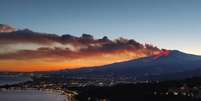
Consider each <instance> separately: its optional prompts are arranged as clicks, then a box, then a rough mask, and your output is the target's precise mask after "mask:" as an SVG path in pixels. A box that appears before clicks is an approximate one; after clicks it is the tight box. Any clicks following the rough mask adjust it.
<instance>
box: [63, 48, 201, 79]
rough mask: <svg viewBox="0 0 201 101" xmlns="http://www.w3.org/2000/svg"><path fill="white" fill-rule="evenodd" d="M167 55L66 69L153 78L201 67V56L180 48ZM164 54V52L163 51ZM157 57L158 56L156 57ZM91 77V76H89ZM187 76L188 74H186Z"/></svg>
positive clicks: (84, 72) (74, 72) (89, 73)
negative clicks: (86, 67)
mask: <svg viewBox="0 0 201 101" xmlns="http://www.w3.org/2000/svg"><path fill="white" fill-rule="evenodd" d="M164 52H168V54H166V55H161V56H151V57H146V58H141V59H137V60H131V61H126V62H121V63H114V64H110V65H105V66H101V67H95V68H88V69H77V70H70V71H65V72H64V73H66V74H68V75H75V74H79V75H80V76H81V75H84V76H86V75H95V76H97V75H104V76H106V75H112V77H130V78H135V79H145V78H146V79H151V77H156V76H157V78H158V77H160V76H165V75H167V76H170V75H171V74H174V75H175V76H176V74H177V73H180V74H182V73H183V72H185V73H187V72H188V71H189V72H190V71H195V70H197V69H201V56H196V55H192V54H187V53H183V52H180V51H178V50H171V51H164ZM162 54H163V53H162ZM156 57H157V58H156ZM89 77H90V76H89ZM185 77H186V76H185Z"/></svg>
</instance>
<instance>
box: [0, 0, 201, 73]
mask: <svg viewBox="0 0 201 101" xmlns="http://www.w3.org/2000/svg"><path fill="white" fill-rule="evenodd" d="M0 23H1V24H7V25H11V26H14V27H15V28H17V29H24V28H28V29H31V30H33V31H35V32H41V33H53V34H57V35H58V36H57V37H58V40H60V36H61V35H63V34H71V35H73V36H75V37H77V38H80V37H81V35H82V34H83V33H88V34H91V35H92V36H93V37H94V39H95V40H96V41H97V40H98V39H101V38H102V37H103V36H108V37H109V39H110V41H112V43H109V44H110V45H117V43H116V42H115V41H114V40H115V39H117V38H118V37H124V38H127V39H128V40H129V39H135V40H136V41H137V42H140V43H142V44H145V43H151V44H153V45H154V46H157V47H159V48H165V49H177V50H181V51H184V52H187V53H191V54H197V55H201V45H200V43H201V40H200V39H201V0H1V1H0ZM18 38H19V37H18ZM2 39H5V37H3V38H2ZM13 39H14V40H15V37H13ZM22 39H23V38H22ZM33 39H34V38H33ZM47 39H48V38H47ZM16 40H17V39H16ZM19 40H20V41H19ZM19 40H18V41H19V44H16V45H17V48H13V47H14V46H15V45H13V43H15V42H14V41H12V42H11V41H7V42H8V43H7V42H5V41H2V40H0V41H1V42H2V43H1V44H0V45H1V46H4V48H2V47H1V49H0V53H1V54H0V56H1V57H0V59H1V60H0V63H1V66H0V67H1V70H6V69H7V67H10V70H12V71H16V69H17V70H20V68H21V69H22V70H24V67H27V65H28V64H29V63H30V62H31V61H32V64H30V66H32V67H33V68H36V69H35V70H38V67H40V66H41V67H43V68H46V69H44V70H47V69H50V68H49V67H51V69H52V68H54V69H63V68H64V67H69V68H71V67H82V66H84V67H85V66H95V65H101V64H109V63H113V62H118V61H123V60H128V59H133V58H135V57H136V53H133V50H132V49H131V50H132V52H130V50H129V51H128V50H127V48H128V47H129V49H130V45H128V47H126V48H125V47H124V48H123V49H121V48H122V47H121V46H120V47H121V48H120V49H119V48H118V49H119V50H117V51H115V52H114V51H113V49H112V50H109V51H108V50H107V51H106V54H107V56H108V57H110V58H111V57H112V59H114V58H115V59H114V61H113V60H112V59H109V60H111V61H103V60H105V59H106V57H105V55H102V54H105V53H104V52H102V51H101V52H100V50H99V48H98V51H97V50H96V51H95V54H96V55H97V54H99V55H98V56H99V58H100V59H101V60H102V61H98V60H94V58H96V57H93V56H94V54H91V53H94V50H93V51H92V52H91V53H90V54H91V55H92V56H91V57H90V58H86V57H85V58H83V57H82V56H81V55H80V56H81V57H79V59H78V58H77V56H75V57H76V59H78V60H76V61H72V60H71V61H68V62H67V61H59V62H49V61H56V60H59V59H62V58H63V57H60V56H61V55H59V58H58V54H57V53H54V54H53V55H52V56H50V57H54V58H47V57H45V58H42V59H44V62H42V63H39V62H41V61H39V60H38V58H41V57H40V56H41V54H42V53H43V52H44V51H47V50H48V52H49V50H51V49H53V50H54V52H55V47H59V49H61V48H62V49H63V48H66V47H67V48H68V49H71V50H70V51H75V50H76V49H77V48H79V49H81V50H82V48H83V47H82V48H80V46H79V45H78V46H79V47H77V44H78V43H79V41H78V43H76V45H75V44H73V45H75V46H76V48H75V47H74V46H73V48H72V46H69V45H67V46H66V43H65V45H63V43H62V42H61V41H58V40H56V41H55V40H53V41H52V39H50V41H51V45H50V43H43V42H42V43H41V41H40V40H39V41H40V42H38V40H37V41H36V40H35V39H34V41H32V40H28V41H25V40H24V41H22V40H21V37H20V38H19ZM45 40H46V39H45ZM48 41H49V39H48ZM96 41H94V42H95V43H96ZM23 42H25V45H24V44H23V45H22V44H21V43H23ZM94 42H92V43H90V44H89V43H87V44H85V45H82V46H84V47H85V46H87V47H88V46H90V45H91V44H93V45H94ZM5 43H6V44H5ZM11 43H12V44H11ZM36 43H37V44H36ZM8 44H9V45H8ZM124 44H125V43H124ZM117 46H118V45H117ZM41 47H42V49H43V48H44V47H45V48H46V50H42V53H41V50H40V49H41ZM52 47H53V48H52ZM101 47H107V44H106V46H105V43H104V44H103V46H101ZM11 48H12V49H11ZM96 48H97V47H96ZM96 48H95V49H96ZM132 48H133V46H132ZM27 49H28V50H29V51H24V50H27ZM101 49H102V48H101ZM19 50H20V52H18V51H19ZM30 50H32V51H30ZM33 50H34V52H33ZM134 50H135V52H136V49H134ZM145 50H146V49H142V50H141V49H140V50H138V52H140V53H142V54H141V55H140V57H141V56H146V55H150V54H148V53H147V50H146V52H145ZM5 51H9V52H11V53H13V52H15V54H14V53H13V54H10V53H9V54H7V55H6V56H5ZM21 51H23V52H21ZM35 51H37V52H38V51H40V52H38V54H37V56H39V57H37V56H36V58H33V57H34V56H35V54H34V55H33V56H30V55H23V56H24V57H21V54H30V53H31V54H33V53H35ZM60 51H64V52H66V50H60ZM67 51H69V50H67ZM90 51H91V50H90ZM148 51H149V49H148ZM3 52H4V55H2V54H3ZM16 52H17V53H16ZM32 52H33V53H32ZM51 52H52V50H51ZM111 52H112V53H111ZM39 53H40V54H39ZM55 54H57V55H55ZM83 54H87V55H88V53H82V55H83ZM108 54H109V55H108ZM115 54H120V55H119V57H114V56H116V55H115ZM128 54H129V55H128ZM11 55H13V56H18V55H19V56H20V58H15V59H13V57H12V56H11ZM42 55H44V54H42ZM46 55H47V54H46ZM121 55H122V56H121ZM55 56H56V57H57V58H56V60H52V59H55ZM27 57H30V58H31V59H29V60H27V61H26V62H25V61H21V60H23V59H26V58H27ZM73 57H74V56H73ZM65 58H66V57H65ZM32 59H33V60H34V61H33V60H32ZM82 59H83V60H86V61H90V62H91V64H90V65H86V64H85V63H83V64H82V62H79V61H82ZM8 60H9V61H8ZM19 60H20V61H19ZM92 60H93V61H92ZM78 62H79V63H80V64H76V65H75V63H78ZM9 63H12V64H10V65H8V64H9ZM19 63H20V64H24V65H21V66H16V64H19ZM55 63H57V64H56V67H54V66H55ZM41 64H42V65H41ZM66 64H68V65H66ZM72 64H73V65H72ZM78 65H79V66H78ZM23 66H24V67H23ZM11 67H12V68H11ZM22 67H23V68H22ZM2 68H3V69H2ZM33 68H32V69H33Z"/></svg>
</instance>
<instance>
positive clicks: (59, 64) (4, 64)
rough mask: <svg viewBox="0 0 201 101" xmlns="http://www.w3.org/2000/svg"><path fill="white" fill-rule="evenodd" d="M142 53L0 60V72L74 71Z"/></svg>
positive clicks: (121, 60) (123, 52)
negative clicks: (74, 57)
mask: <svg viewBox="0 0 201 101" xmlns="http://www.w3.org/2000/svg"><path fill="white" fill-rule="evenodd" d="M146 56H147V55H146V54H145V53H144V52H140V51H139V52H131V51H118V52H115V53H113V54H96V55H92V56H89V57H81V58H78V59H66V60H65V59H51V58H50V59H47V58H42V59H27V60H1V61H0V67H1V69H0V71H9V72H34V71H54V70H63V69H76V68H82V67H83V68H84V67H94V66H102V65H107V64H112V63H116V62H123V61H128V60H132V59H137V58H142V57H146Z"/></svg>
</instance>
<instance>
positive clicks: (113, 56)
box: [0, 29, 160, 71]
mask: <svg viewBox="0 0 201 101" xmlns="http://www.w3.org/2000/svg"><path fill="white" fill-rule="evenodd" d="M0 47H1V49H0V60H1V61H0V67H1V68H0V70H1V71H9V70H10V71H46V70H57V69H69V68H80V67H90V66H100V65H106V64H111V63H115V62H122V61H127V60H131V59H137V58H141V57H146V56H151V55H155V54H158V53H159V52H160V49H158V48H157V47H154V46H152V45H150V44H145V45H143V44H140V43H138V42H136V41H135V40H133V39H125V38H118V39H115V40H110V39H108V38H107V37H106V36H104V37H103V38H101V39H95V38H94V37H93V36H91V35H89V34H83V35H82V36H80V37H76V36H72V35H69V34H67V35H61V36H59V35H56V34H47V33H38V32H33V31H31V30H28V29H25V30H18V31H13V32H1V33H0ZM11 63H12V64H11ZM15 64H19V65H18V66H16V65H15Z"/></svg>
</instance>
